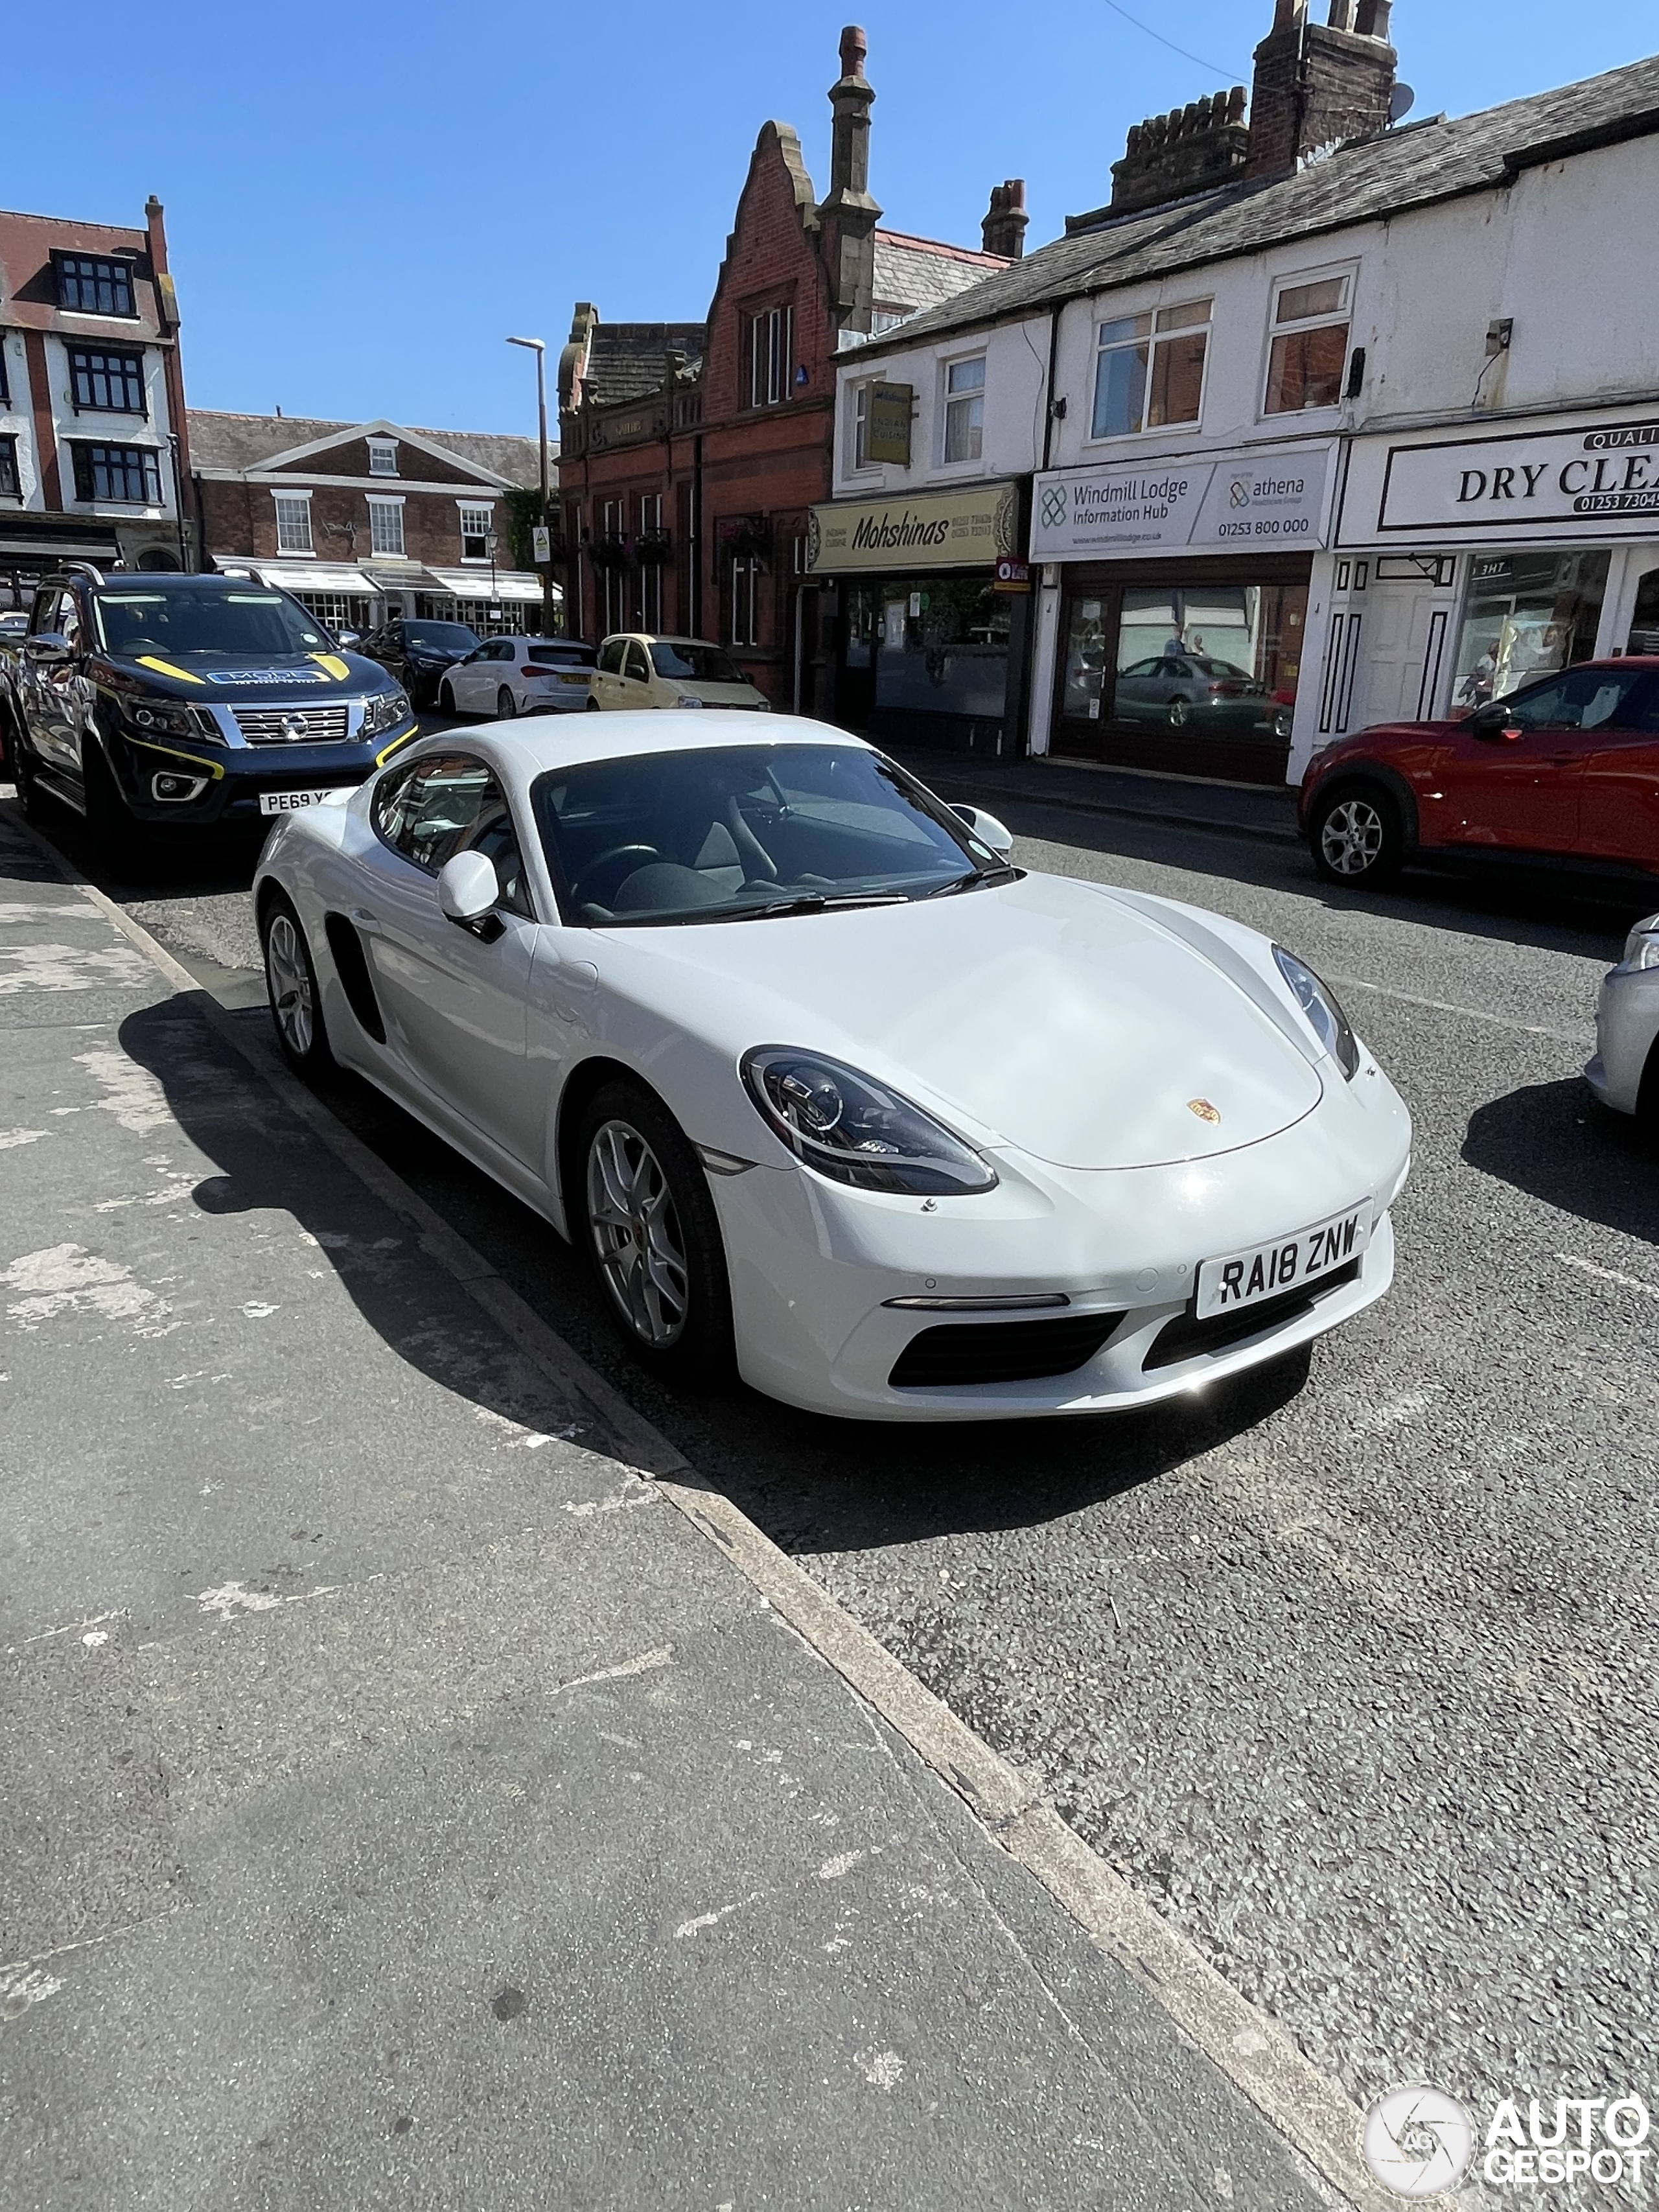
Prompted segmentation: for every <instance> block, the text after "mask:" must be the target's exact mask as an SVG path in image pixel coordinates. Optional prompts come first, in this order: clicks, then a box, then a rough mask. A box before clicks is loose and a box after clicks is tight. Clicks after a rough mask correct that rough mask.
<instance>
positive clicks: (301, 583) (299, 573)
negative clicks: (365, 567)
mask: <svg viewBox="0 0 1659 2212" xmlns="http://www.w3.org/2000/svg"><path fill="white" fill-rule="evenodd" d="M213 565H214V567H215V568H217V569H218V571H219V573H220V574H221V575H224V574H227V573H234V571H236V570H237V569H239V568H242V569H246V570H248V571H249V572H250V573H251V574H253V575H255V576H257V577H258V579H259V580H260V582H261V583H262V584H276V585H279V586H282V587H283V588H284V589H285V590H288V591H290V592H342V593H346V592H349V593H350V594H351V596H352V597H354V598H356V599H372V598H373V597H374V593H375V592H376V590H377V589H378V588H379V587H378V586H376V585H374V584H373V583H371V582H370V580H369V579H368V577H367V576H366V575H365V574H363V572H362V569H361V568H344V567H342V566H340V565H338V564H337V563H331V562H325V561H254V560H246V561H239V560H238V559H237V558H236V556H235V555H234V554H232V553H221V554H218V555H216V556H215V559H214V563H213Z"/></svg>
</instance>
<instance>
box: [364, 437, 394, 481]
mask: <svg viewBox="0 0 1659 2212" xmlns="http://www.w3.org/2000/svg"><path fill="white" fill-rule="evenodd" d="M363 442H364V443H365V445H367V447H368V473H369V474H370V476H372V477H395V476H396V475H397V474H398V441H397V440H396V439H395V438H368V439H365V440H364V441H363ZM382 462H386V463H389V464H390V465H389V466H384V467H383V466H381V465H380V464H381V463H382Z"/></svg>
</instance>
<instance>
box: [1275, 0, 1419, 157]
mask: <svg viewBox="0 0 1659 2212" xmlns="http://www.w3.org/2000/svg"><path fill="white" fill-rule="evenodd" d="M1392 12H1393V0H1330V18H1329V21H1328V22H1325V23H1316V22H1313V21H1310V12H1309V4H1308V0H1278V7H1277V12H1276V14H1275V15H1274V17H1273V28H1272V30H1271V31H1269V32H1268V33H1267V37H1266V38H1265V39H1264V40H1262V41H1261V45H1260V46H1258V47H1257V48H1256V50H1255V92H1254V94H1253V95H1252V98H1251V101H1250V146H1249V161H1248V162H1247V164H1246V166H1245V170H1244V173H1245V174H1246V175H1247V176H1249V177H1252V178H1261V179H1268V178H1273V177H1288V176H1291V175H1293V174H1294V173H1295V172H1296V171H1297V169H1298V168H1299V167H1302V165H1303V164H1304V162H1305V161H1307V160H1308V159H1309V158H1310V156H1311V155H1318V154H1320V153H1322V152H1324V151H1325V150H1326V149H1328V148H1330V147H1333V146H1335V145H1338V144H1340V143H1341V142H1342V141H1343V140H1344V139H1347V138H1363V137H1370V135H1371V134H1372V133H1373V132H1374V131H1383V130H1386V129H1387V127H1388V125H1389V102H1390V100H1392V99H1393V97H1394V88H1395V70H1396V69H1397V68H1398V66H1399V56H1398V55H1397V54H1396V53H1395V50H1394V48H1393V47H1392V46H1390V45H1389V17H1390V15H1391V14H1392Z"/></svg>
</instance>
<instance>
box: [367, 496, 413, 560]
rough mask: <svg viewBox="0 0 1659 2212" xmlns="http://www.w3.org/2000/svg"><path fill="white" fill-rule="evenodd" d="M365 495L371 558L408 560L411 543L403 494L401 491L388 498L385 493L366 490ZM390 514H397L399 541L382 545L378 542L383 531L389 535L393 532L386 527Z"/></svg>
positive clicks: (369, 555) (369, 554)
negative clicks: (405, 520)
mask: <svg viewBox="0 0 1659 2212" xmlns="http://www.w3.org/2000/svg"><path fill="white" fill-rule="evenodd" d="M363 497H364V502H365V504H366V505H367V507H368V557H369V559H370V560H371V561H407V560H408V558H409V544H408V539H407V538H406V537H405V535H404V500H403V495H402V494H401V493H399V494H398V495H397V497H396V498H387V497H386V495H384V494H383V493H380V492H373V491H371V492H366V493H365V494H364V495H363ZM389 515H395V517H396V518H397V524H398V528H397V532H396V535H397V539H398V542H397V544H395V545H391V544H387V545H382V544H379V543H378V540H379V538H380V536H381V535H382V534H383V532H384V534H386V535H387V536H390V535H391V534H392V533H391V532H386V529H385V525H386V518H387V517H388V516H389Z"/></svg>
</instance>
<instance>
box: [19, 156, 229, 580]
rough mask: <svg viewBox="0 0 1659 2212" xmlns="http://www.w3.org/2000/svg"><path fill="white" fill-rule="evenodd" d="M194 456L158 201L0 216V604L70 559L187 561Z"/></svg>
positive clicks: (151, 563) (143, 563)
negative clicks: (123, 224) (116, 208)
mask: <svg viewBox="0 0 1659 2212" xmlns="http://www.w3.org/2000/svg"><path fill="white" fill-rule="evenodd" d="M189 468H190V437H189V429H188V426H187V424H186V422H185V381H184V372H183V369H182V368H181V367H180V365H179V303H178V301H177V298H176V297H175V295H174V293H173V279H172V277H171V276H169V275H168V273H167V231H166V228H165V225H164V223H163V222H162V215H161V202H160V201H159V200H158V199H155V198H154V197H152V198H151V199H150V200H149V201H148V202H147V204H146V205H145V209H144V227H143V229H142V230H137V229H133V230H125V229H118V228H114V227H112V225H110V224H107V223H94V222H70V221H68V220H66V219H63V218H60V217H58V216H39V215H11V214H0V607H6V606H14V605H15V606H21V605H27V601H28V599H29V597H30V595H31V594H32V592H33V588H34V585H35V581H36V580H37V579H38V577H39V576H40V574H41V572H42V571H43V569H46V568H52V566H53V565H54V564H55V563H56V562H59V561H62V560H65V559H69V558H71V557H73V558H77V559H81V560H90V561H98V562H103V563H105V564H106V565H109V566H113V565H114V564H116V563H117V562H125V564H126V565H127V566H129V567H131V568H180V567H182V566H187V565H188V564H189V562H190V560H191V544H190V539H189V532H188V527H187V524H186V522H185V519H184V518H183V517H182V516H181V514H180V513H179V496H178V493H179V485H180V484H181V483H183V482H185V480H186V478H187V477H188V472H189Z"/></svg>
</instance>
